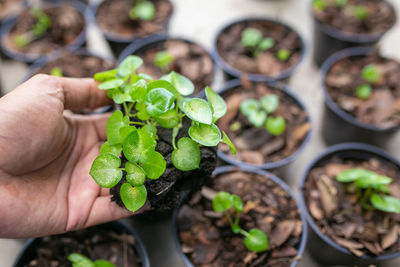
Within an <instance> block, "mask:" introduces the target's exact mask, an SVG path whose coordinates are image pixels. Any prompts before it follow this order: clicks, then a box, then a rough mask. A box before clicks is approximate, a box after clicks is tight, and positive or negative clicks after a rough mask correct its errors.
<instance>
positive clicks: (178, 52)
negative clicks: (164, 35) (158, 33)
mask: <svg viewBox="0 0 400 267" xmlns="http://www.w3.org/2000/svg"><path fill="white" fill-rule="evenodd" d="M159 51H167V52H169V53H170V54H171V55H173V56H174V61H173V62H172V63H171V64H170V70H169V71H172V70H173V71H175V72H178V73H180V74H182V75H184V76H186V77H188V78H189V79H190V80H191V81H192V82H193V84H194V85H195V92H194V94H196V93H198V92H199V91H200V90H203V89H204V87H205V86H211V83H212V81H213V79H214V62H213V61H212V59H211V57H210V55H209V54H208V52H207V51H206V50H204V49H203V48H202V47H201V46H199V45H197V44H194V43H187V42H185V41H182V40H177V39H172V40H166V41H161V42H157V43H154V44H151V45H149V46H146V47H144V48H143V49H141V50H139V51H138V52H137V53H136V55H138V56H140V57H142V58H143V61H144V64H143V65H142V66H141V67H140V68H139V72H141V73H146V74H149V75H151V76H152V77H153V78H157V79H158V78H160V77H161V76H162V75H164V74H165V73H163V71H162V70H161V69H160V68H159V67H157V66H156V65H154V63H153V62H154V57H155V55H156V54H157V52H159Z"/></svg>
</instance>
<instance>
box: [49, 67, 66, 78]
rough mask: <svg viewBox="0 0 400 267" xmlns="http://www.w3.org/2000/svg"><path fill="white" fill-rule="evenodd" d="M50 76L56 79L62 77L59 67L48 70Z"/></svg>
mask: <svg viewBox="0 0 400 267" xmlns="http://www.w3.org/2000/svg"><path fill="white" fill-rule="evenodd" d="M50 75H52V76H57V77H63V71H62V69H61V68H59V67H54V68H52V69H51V70H50Z"/></svg>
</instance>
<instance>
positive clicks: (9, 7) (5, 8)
mask: <svg viewBox="0 0 400 267" xmlns="http://www.w3.org/2000/svg"><path fill="white" fill-rule="evenodd" d="M22 10H24V1H23V0H2V1H1V6H0V21H2V20H4V19H7V18H9V17H11V16H14V15H15V14H18V13H19V12H21V11H22Z"/></svg>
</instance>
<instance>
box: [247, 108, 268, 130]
mask: <svg viewBox="0 0 400 267" xmlns="http://www.w3.org/2000/svg"><path fill="white" fill-rule="evenodd" d="M247 118H248V120H249V122H250V123H251V124H252V125H254V126H255V127H261V126H263V124H264V123H265V120H266V119H267V113H265V111H263V110H257V111H254V112H252V113H250V115H249V116H248V117H247Z"/></svg>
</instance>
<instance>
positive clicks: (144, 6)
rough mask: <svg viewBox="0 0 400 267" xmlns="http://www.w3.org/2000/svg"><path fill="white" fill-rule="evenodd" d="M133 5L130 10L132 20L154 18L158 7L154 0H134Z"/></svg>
mask: <svg viewBox="0 0 400 267" xmlns="http://www.w3.org/2000/svg"><path fill="white" fill-rule="evenodd" d="M132 1H133V7H132V8H131V9H130V11H129V17H130V18H131V19H132V20H145V21H149V20H153V19H154V17H155V14H156V8H155V6H154V4H153V2H152V1H148V0H132Z"/></svg>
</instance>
